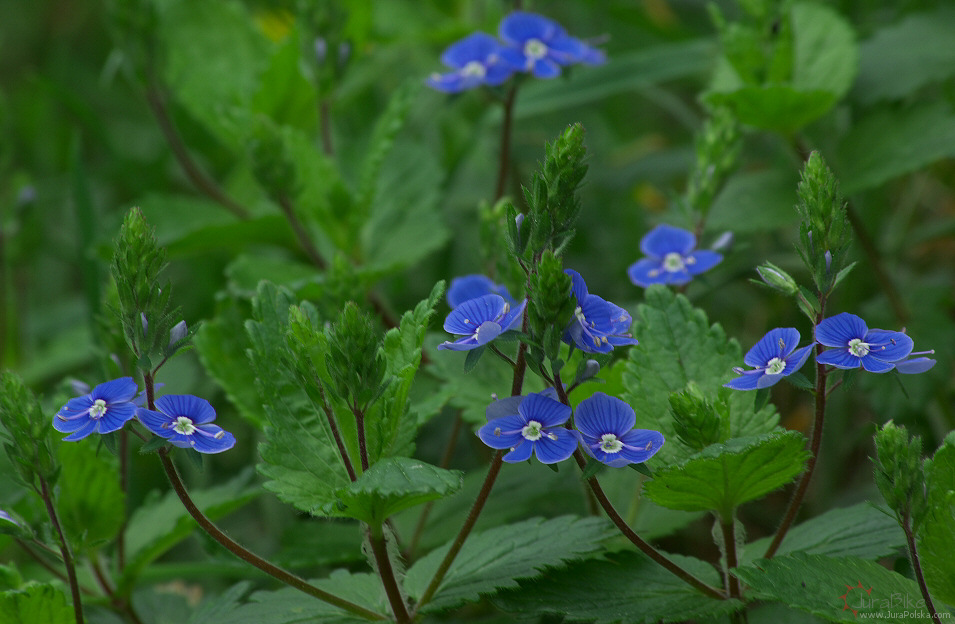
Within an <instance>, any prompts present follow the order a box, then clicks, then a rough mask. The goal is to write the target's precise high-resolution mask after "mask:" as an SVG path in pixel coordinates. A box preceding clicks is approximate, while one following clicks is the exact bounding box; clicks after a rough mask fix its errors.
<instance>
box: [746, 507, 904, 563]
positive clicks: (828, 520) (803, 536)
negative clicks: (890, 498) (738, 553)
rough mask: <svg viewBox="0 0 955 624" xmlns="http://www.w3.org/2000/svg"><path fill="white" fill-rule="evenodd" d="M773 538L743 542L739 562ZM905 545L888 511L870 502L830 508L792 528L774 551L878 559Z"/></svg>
mask: <svg viewBox="0 0 955 624" xmlns="http://www.w3.org/2000/svg"><path fill="white" fill-rule="evenodd" d="M771 539H772V538H769V537H766V538H763V539H759V540H756V541H755V542H751V543H749V544H747V545H746V547H745V548H744V549H743V555H742V557H741V560H742V563H743V564H747V563H751V562H752V561H754V560H755V559H757V558H759V557H762V556H763V554H764V553H765V552H766V548H767V547H768V546H769V543H770V541H771ZM904 545H905V534H904V533H902V529H901V528H899V524H898V522H896V520H895V518H894V517H893V516H892V515H891V514H888V513H884V512H883V511H880V510H879V509H876V508H875V507H873V506H872V505H871V504H869V503H859V504H858V505H853V506H851V507H842V508H839V509H831V510H829V511H827V512H825V513H824V514H821V515H818V516H816V517H814V518H811V519H809V520H807V521H805V522H803V523H801V524H797V525H796V526H794V527H792V528H791V529H790V530H789V532H788V533H787V534H786V538H785V539H784V540H783V543H782V545H780V547H779V550H777V551H776V552H777V554H778V555H786V554H788V553H791V552H805V553H809V554H813V555H826V556H828V557H847V556H854V557H860V558H863V559H878V558H879V557H887V556H889V555H892V554H895V553H896V552H898V549H899V547H901V546H904Z"/></svg>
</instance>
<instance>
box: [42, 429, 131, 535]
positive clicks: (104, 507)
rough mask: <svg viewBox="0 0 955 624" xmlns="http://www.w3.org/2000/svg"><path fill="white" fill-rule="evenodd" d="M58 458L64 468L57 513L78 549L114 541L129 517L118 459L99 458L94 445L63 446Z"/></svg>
mask: <svg viewBox="0 0 955 624" xmlns="http://www.w3.org/2000/svg"><path fill="white" fill-rule="evenodd" d="M57 457H58V458H59V460H60V466H61V468H62V470H61V471H60V479H59V483H58V484H57V485H58V486H59V487H58V495H57V500H56V502H57V510H58V512H59V514H60V520H61V521H62V523H63V529H64V530H65V531H66V534H67V536H68V537H69V540H70V541H71V542H72V543H73V544H74V548H76V547H78V546H79V545H83V547H86V548H89V547H94V546H95V545H96V544H97V543H101V542H104V541H106V540H110V539H113V538H114V537H115V536H116V533H117V532H118V531H119V529H120V527H122V525H123V518H124V517H125V515H126V505H125V496H124V495H123V491H122V490H121V489H120V487H119V467H118V464H117V461H116V458H115V457H113V456H112V455H109V454H108V453H102V454H97V452H96V449H95V448H94V446H93V445H92V444H88V443H84V442H62V443H60V445H59V448H58V449H57Z"/></svg>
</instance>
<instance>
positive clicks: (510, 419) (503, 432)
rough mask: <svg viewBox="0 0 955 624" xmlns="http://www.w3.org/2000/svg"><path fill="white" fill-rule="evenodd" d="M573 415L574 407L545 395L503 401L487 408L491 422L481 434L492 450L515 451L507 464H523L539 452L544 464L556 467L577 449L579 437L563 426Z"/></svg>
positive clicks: (479, 431)
mask: <svg viewBox="0 0 955 624" xmlns="http://www.w3.org/2000/svg"><path fill="white" fill-rule="evenodd" d="M570 413H571V410H570V407H568V406H567V405H564V404H563V403H560V402H559V401H555V400H554V399H552V398H549V397H548V396H546V395H545V394H543V393H541V394H529V395H527V396H525V397H511V398H509V399H502V400H500V401H495V402H494V403H491V405H490V406H489V407H488V408H487V418H488V423H487V424H486V425H484V426H483V427H481V428H480V429H479V430H478V432H477V434H478V437H479V438H481V441H482V442H484V443H485V444H487V445H488V446H490V447H491V448H494V449H502V450H503V449H511V452H510V453H508V454H507V455H505V456H504V461H506V462H509V463H516V462H522V461H524V460H527V459H530V457H531V454H532V453H536V454H537V459H539V460H540V461H541V463H544V464H554V463H557V462H559V461H563V460H565V459H567V458H568V457H570V456H571V455H573V454H574V450H575V449H576V448H577V437H576V436H575V435H574V434H573V433H572V432H571V431H570V430H569V429H566V428H565V427H563V426H562V425H563V424H564V423H565V422H567V419H568V418H570Z"/></svg>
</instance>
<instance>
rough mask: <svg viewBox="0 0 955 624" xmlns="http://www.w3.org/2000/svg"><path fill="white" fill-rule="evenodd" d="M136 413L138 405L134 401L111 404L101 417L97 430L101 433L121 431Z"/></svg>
mask: <svg viewBox="0 0 955 624" xmlns="http://www.w3.org/2000/svg"><path fill="white" fill-rule="evenodd" d="M135 415H136V406H135V405H133V404H132V403H129V402H127V403H119V404H117V405H110V406H109V407H107V408H106V412H105V413H104V414H103V416H102V417H101V418H100V419H99V427H98V428H97V431H98V432H99V433H112V432H113V431H119V430H120V429H122V428H123V425H125V424H126V423H127V422H129V421H130V420H131V419H132V418H133V416H135Z"/></svg>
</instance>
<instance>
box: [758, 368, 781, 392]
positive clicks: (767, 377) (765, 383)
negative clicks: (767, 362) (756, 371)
mask: <svg viewBox="0 0 955 624" xmlns="http://www.w3.org/2000/svg"><path fill="white" fill-rule="evenodd" d="M762 373H763V374H762V376H760V377H759V378H758V379H757V380H756V389H757V390H762V389H763V388H769V387H771V386H775V385H776V384H777V383H779V382H780V381H781V380H782V378H783V377H785V376H786V373H785V372H782V373H777V374H776V375H771V374H769V373H768V372H766V370H765V369H763V371H762Z"/></svg>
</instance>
